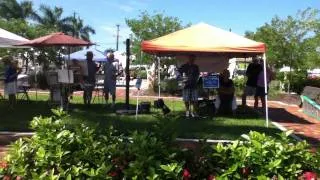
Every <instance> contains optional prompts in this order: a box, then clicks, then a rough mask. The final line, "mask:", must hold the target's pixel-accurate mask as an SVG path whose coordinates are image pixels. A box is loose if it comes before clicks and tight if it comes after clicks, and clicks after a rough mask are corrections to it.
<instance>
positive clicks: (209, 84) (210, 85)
mask: <svg viewBox="0 0 320 180" xmlns="http://www.w3.org/2000/svg"><path fill="white" fill-rule="evenodd" d="M202 81H203V84H202V85H203V88H204V89H217V88H219V75H217V74H215V75H209V76H204V77H202Z"/></svg>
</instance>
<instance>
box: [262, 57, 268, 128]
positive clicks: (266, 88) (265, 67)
mask: <svg viewBox="0 0 320 180" xmlns="http://www.w3.org/2000/svg"><path fill="white" fill-rule="evenodd" d="M266 61H267V59H266V53H263V78H264V93H265V101H266V106H265V116H266V117H265V118H266V126H267V127H269V111H268V110H269V109H268V94H267V93H268V83H267V63H266Z"/></svg>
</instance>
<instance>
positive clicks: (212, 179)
mask: <svg viewBox="0 0 320 180" xmlns="http://www.w3.org/2000/svg"><path fill="white" fill-rule="evenodd" d="M215 179H216V176H214V175H212V174H210V175H209V176H208V177H207V180H215Z"/></svg>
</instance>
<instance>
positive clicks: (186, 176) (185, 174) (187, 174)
mask: <svg viewBox="0 0 320 180" xmlns="http://www.w3.org/2000/svg"><path fill="white" fill-rule="evenodd" d="M182 177H183V180H188V179H190V177H191V174H190V172H189V171H188V169H183V174H182Z"/></svg>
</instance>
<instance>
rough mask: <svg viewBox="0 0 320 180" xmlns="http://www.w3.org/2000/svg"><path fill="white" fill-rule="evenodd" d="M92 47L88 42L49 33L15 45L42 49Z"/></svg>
mask: <svg viewBox="0 0 320 180" xmlns="http://www.w3.org/2000/svg"><path fill="white" fill-rule="evenodd" d="M90 45H93V44H92V43H90V42H87V41H84V40H82V39H78V38H74V37H72V36H69V35H66V34H64V33H62V32H58V33H51V34H49V35H46V36H42V37H39V38H36V39H33V40H30V41H27V42H24V43H20V44H17V46H34V47H44V46H90Z"/></svg>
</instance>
